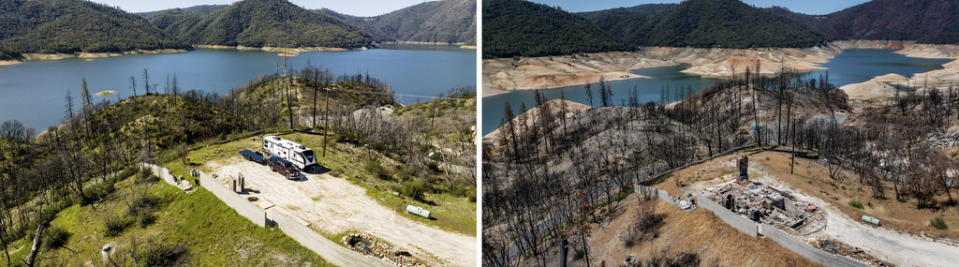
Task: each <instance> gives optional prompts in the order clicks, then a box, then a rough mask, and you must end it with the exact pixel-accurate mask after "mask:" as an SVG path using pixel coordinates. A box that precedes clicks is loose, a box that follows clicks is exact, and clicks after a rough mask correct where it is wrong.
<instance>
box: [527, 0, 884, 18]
mask: <svg viewBox="0 0 959 267" xmlns="http://www.w3.org/2000/svg"><path fill="white" fill-rule="evenodd" d="M531 1H533V2H537V3H543V4H546V5H549V6H559V7H561V8H563V10H566V11H570V12H581V11H593V10H602V9H610V8H617V7H631V6H637V5H642V4H661V3H679V2H682V1H681V0H531ZM868 1H869V0H743V2H745V3H747V4H750V5H754V6H757V7H771V6H782V7H786V8H789V10H792V11H795V12H800V13H806V14H811V15H823V14H829V13H832V12H836V11H839V10H842V9H844V8H847V7H852V6H855V5H858V4H862V3H865V2H868Z"/></svg>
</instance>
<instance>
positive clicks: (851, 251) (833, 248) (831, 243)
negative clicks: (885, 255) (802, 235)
mask: <svg viewBox="0 0 959 267" xmlns="http://www.w3.org/2000/svg"><path fill="white" fill-rule="evenodd" d="M813 246H814V247H816V248H819V249H821V250H823V251H825V252H829V253H832V254H836V255H840V256H844V257H849V258H853V259H855V260H857V261H860V262H865V263H869V265H872V266H895V265H893V264H890V263H888V262H884V261H881V260H879V259H876V258H875V257H873V256H872V255H869V254H866V252H865V251H863V250H862V249H859V248H857V247H853V246H850V245H847V244H846V243H842V242H839V241H836V240H832V239H824V240H819V241H817V242H816V243H815V244H813Z"/></svg>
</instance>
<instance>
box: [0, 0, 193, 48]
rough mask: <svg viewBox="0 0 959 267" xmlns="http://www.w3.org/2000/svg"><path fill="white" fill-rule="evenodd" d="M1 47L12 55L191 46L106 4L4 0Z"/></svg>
mask: <svg viewBox="0 0 959 267" xmlns="http://www.w3.org/2000/svg"><path fill="white" fill-rule="evenodd" d="M0 47H6V49H7V50H8V52H14V53H75V52H120V51H127V50H135V49H160V48H188V47H189V46H188V45H187V44H186V43H183V42H180V41H177V40H175V39H174V38H172V36H169V35H167V34H165V33H163V32H162V31H160V30H159V29H157V28H156V27H153V26H152V25H150V23H149V22H148V21H147V20H145V19H143V18H142V17H140V16H137V15H133V14H129V13H126V12H123V11H122V10H118V9H115V8H113V7H109V6H106V5H101V4H97V3H93V2H89V1H80V0H30V1H27V0H4V1H0ZM2 54H5V53H3V52H0V57H2V56H3V55H2Z"/></svg>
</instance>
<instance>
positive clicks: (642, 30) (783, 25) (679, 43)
mask: <svg viewBox="0 0 959 267" xmlns="http://www.w3.org/2000/svg"><path fill="white" fill-rule="evenodd" d="M640 7H642V6H640ZM593 21H594V22H595V23H596V24H597V25H598V26H599V27H601V28H603V29H604V30H607V31H609V32H610V33H611V34H613V35H615V36H621V37H622V38H623V40H624V41H625V42H626V43H628V44H631V45H633V46H673V47H684V46H691V47H722V48H755V47H810V46H816V45H820V44H824V43H825V42H826V41H827V39H826V37H825V36H823V35H821V34H819V33H816V32H815V31H813V30H812V29H810V28H809V27H807V26H804V25H802V24H800V23H797V22H795V21H792V20H790V19H788V18H786V17H783V16H780V15H777V14H775V13H773V12H769V11H768V10H763V9H759V8H755V7H752V6H749V5H747V4H745V3H742V2H740V1H738V0H688V1H684V2H682V3H681V4H679V5H676V6H672V7H671V6H662V5H661V6H650V7H646V8H645V9H640V12H625V11H623V10H622V9H612V10H608V11H606V12H602V13H601V14H599V15H596V16H595V17H594V18H593Z"/></svg>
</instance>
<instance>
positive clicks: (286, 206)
mask: <svg viewBox="0 0 959 267" xmlns="http://www.w3.org/2000/svg"><path fill="white" fill-rule="evenodd" d="M208 165H209V167H210V169H212V170H214V172H215V173H218V174H220V175H221V177H220V179H225V177H224V176H225V175H236V174H237V173H243V175H244V177H246V179H247V184H248V186H247V187H248V188H252V189H254V190H259V193H258V194H257V193H254V195H257V196H258V197H260V198H261V199H263V200H264V201H262V202H269V203H272V204H274V205H275V206H274V207H271V208H270V209H271V210H277V211H278V212H281V213H283V214H285V215H289V216H292V217H295V218H299V219H302V220H304V221H306V222H309V223H310V226H311V227H313V228H315V229H320V230H321V231H323V232H326V233H329V234H337V233H342V232H345V231H349V230H356V231H360V232H365V233H370V234H372V235H374V236H376V237H379V238H382V239H383V240H385V241H387V242H389V243H391V244H393V245H394V246H397V247H400V248H403V249H406V250H408V251H410V252H411V253H412V254H413V255H414V256H415V257H417V258H419V259H421V260H425V261H427V262H430V263H431V264H430V265H452V266H474V265H476V255H477V253H479V251H478V250H477V248H476V238H475V237H471V236H466V235H462V234H458V233H451V232H446V231H443V230H440V229H437V228H433V227H430V226H427V225H425V224H422V223H418V222H415V221H412V220H410V219H408V218H406V217H403V216H401V215H399V214H397V213H396V212H395V211H393V210H392V209H389V208H386V207H383V206H382V205H380V204H379V203H377V202H376V200H373V199H371V198H370V197H369V196H368V195H366V189H364V188H362V187H360V186H357V185H354V184H352V183H350V182H349V181H347V180H345V179H341V178H337V177H333V176H330V175H328V174H321V175H307V178H306V179H305V180H298V181H290V180H287V179H286V178H284V177H283V176H280V175H279V174H277V173H274V172H272V171H270V169H269V168H267V167H265V166H261V165H258V164H255V163H252V162H247V161H234V162H231V163H227V164H226V165H221V164H218V163H215V162H214V163H208ZM221 182H223V183H224V184H225V183H226V181H225V180H223V181H221ZM433 257H435V258H433ZM437 259H439V260H437Z"/></svg>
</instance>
